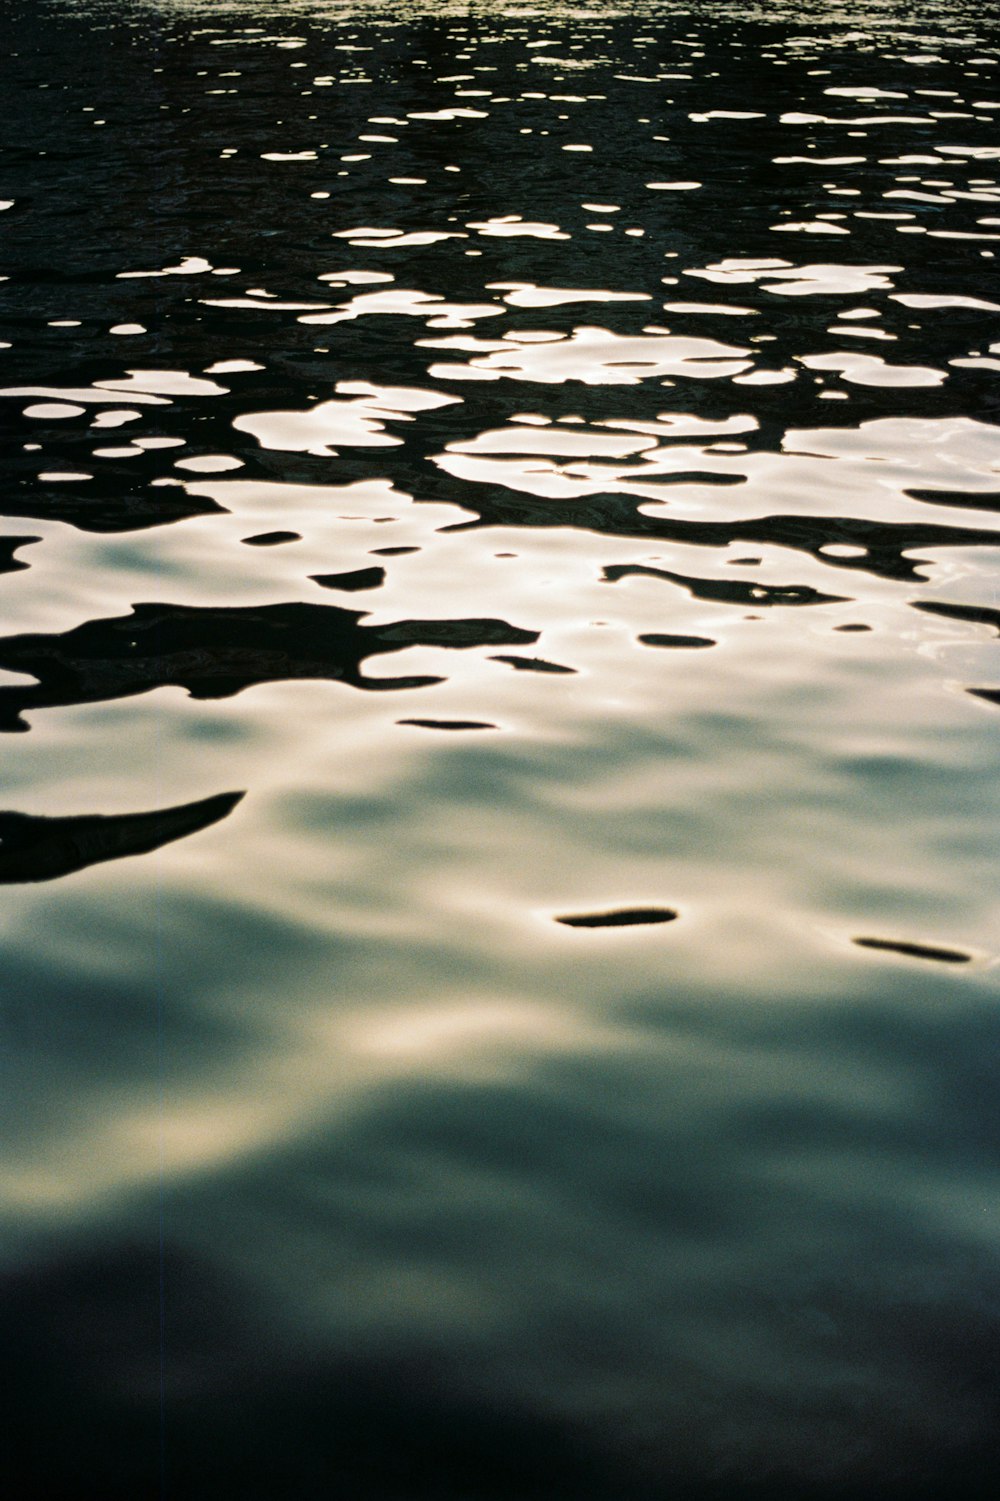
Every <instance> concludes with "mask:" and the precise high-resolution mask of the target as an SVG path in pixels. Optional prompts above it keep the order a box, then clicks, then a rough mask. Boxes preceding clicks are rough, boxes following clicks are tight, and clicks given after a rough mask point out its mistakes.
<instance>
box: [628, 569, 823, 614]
mask: <svg viewBox="0 0 1000 1501" xmlns="http://www.w3.org/2000/svg"><path fill="white" fill-rule="evenodd" d="M603 577H604V581H605V583H608V584H617V583H618V582H619V581H620V580H621V579H626V578H653V579H666V580H667V582H668V583H671V584H679V585H680V586H681V588H682V589H686V590H687V591H688V593H689V594H692V595H693V596H694V597H695V599H712V600H718V601H719V603H720V604H728V605H829V604H842V603H845V602H846V596H845V595H843V594H823V593H821V591H820V590H818V589H813V588H812V587H811V586H810V585H808V584H787V585H778V584H744V583H742V582H741V581H739V580H736V579H734V580H729V579H699V578H691V577H689V576H688V575H687V574H683V573H672V572H671V571H670V570H669V569H668V568H651V567H649V566H648V565H647V564H645V563H612V564H610V565H609V566H608V567H606V568H605V569H604V574H603Z"/></svg>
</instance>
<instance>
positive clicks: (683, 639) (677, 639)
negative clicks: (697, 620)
mask: <svg viewBox="0 0 1000 1501" xmlns="http://www.w3.org/2000/svg"><path fill="white" fill-rule="evenodd" d="M637 639H638V640H639V641H641V642H642V644H643V646H676V647H703V646H717V645H718V642H717V641H713V640H712V639H711V637H710V636H671V635H669V634H666V635H665V634H662V633H660V632H657V631H646V632H644V634H643V635H641V636H639V637H638V638H637Z"/></svg>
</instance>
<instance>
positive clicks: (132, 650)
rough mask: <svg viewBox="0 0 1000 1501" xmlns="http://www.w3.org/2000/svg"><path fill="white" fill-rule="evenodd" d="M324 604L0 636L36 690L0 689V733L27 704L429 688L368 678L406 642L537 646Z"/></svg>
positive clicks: (12, 726)
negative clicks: (308, 687)
mask: <svg viewBox="0 0 1000 1501" xmlns="http://www.w3.org/2000/svg"><path fill="white" fill-rule="evenodd" d="M363 619H364V615H363V614H360V613H358V612H357V611H354V610H342V609H340V608H338V607H335V606H332V605H306V604H285V605H262V606H260V607H257V608H254V607H251V606H244V607H242V608H232V609H222V608H219V609H213V608H199V607H197V606H190V605H152V604H140V605H135V606H133V610H132V614H131V615H124V616H119V617H117V618H114V619H108V620H92V621H88V622H87V623H86V624H85V625H82V626H77V627H76V629H74V630H71V631H66V632H65V633H63V634H62V635H19V636H7V637H5V638H2V639H0V667H6V668H7V669H8V670H9V671H12V672H23V673H26V674H30V675H31V676H32V677H35V678H37V680H38V681H37V683H35V684H28V685H23V686H22V685H20V684H19V685H17V686H7V687H0V731H3V730H24V729H27V727H28V726H27V724H26V723H25V721H24V720H23V719H22V718H21V716H22V714H23V713H25V712H27V711H30V710H32V709H41V708H51V707H55V706H60V705H67V704H84V703H97V702H100V701H101V700H105V699H117V698H128V697H131V696H132V695H134V694H137V693H147V692H149V690H150V689H153V688H159V687H163V686H165V685H166V684H174V685H176V686H178V687H181V688H186V689H187V690H188V692H189V693H190V694H191V696H192V698H200V699H213V698H228V697H231V696H232V695H233V694H236V693H241V692H242V691H243V690H244V689H245V688H249V687H252V686H253V685H254V684H255V683H265V682H287V681H290V680H292V679H302V678H320V679H328V680H330V681H338V682H343V683H345V684H348V685H349V686H351V687H354V688H366V689H370V690H379V691H384V690H387V689H394V688H395V689H400V688H419V687H425V686H429V685H430V684H432V683H437V682H440V681H441V679H440V678H437V677H429V676H411V677H398V678H371V677H365V676H364V674H363V673H362V670H361V668H362V663H363V662H365V661H366V660H367V659H368V658H370V657H374V656H379V655H383V654H387V653H391V652H396V651H400V650H402V649H403V648H404V647H407V646H445V647H454V648H459V649H461V648H465V647H476V646H496V645H504V646H507V645H509V646H520V645H523V644H527V643H529V642H533V641H536V640H537V639H538V633H537V632H535V631H524V630H520V629H518V628H517V627H516V626H511V625H508V624H507V622H506V621H503V620H427V621H420V620H409V621H398V622H396V623H394V624H389V625H384V626H364V625H362V624H361V621H362V620H363Z"/></svg>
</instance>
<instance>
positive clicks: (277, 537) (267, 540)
mask: <svg viewBox="0 0 1000 1501" xmlns="http://www.w3.org/2000/svg"><path fill="white" fill-rule="evenodd" d="M240 541H241V542H243V543H245V545H246V546H247V547H280V546H281V545H282V543H284V542H301V541H302V536H301V534H300V533H299V532H257V534H256V535H255V536H253V537H241V538H240Z"/></svg>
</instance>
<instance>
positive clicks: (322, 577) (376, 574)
mask: <svg viewBox="0 0 1000 1501" xmlns="http://www.w3.org/2000/svg"><path fill="white" fill-rule="evenodd" d="M309 577H310V578H311V579H312V581H313V583H314V584H319V586H320V588H321V589H340V590H343V592H344V593H345V594H353V593H354V592H355V591H356V590H358V589H378V588H380V587H381V585H382V584H384V583H385V569H384V568H354V569H352V570H351V571H350V572H349V573H311V574H310V575H309Z"/></svg>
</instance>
